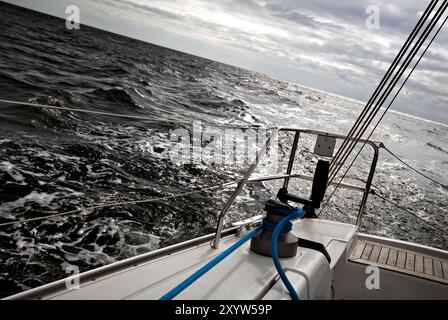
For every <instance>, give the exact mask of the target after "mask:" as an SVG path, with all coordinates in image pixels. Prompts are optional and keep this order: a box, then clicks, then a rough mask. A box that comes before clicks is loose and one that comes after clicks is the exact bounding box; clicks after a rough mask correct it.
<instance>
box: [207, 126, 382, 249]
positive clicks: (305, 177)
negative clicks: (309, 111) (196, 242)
mask: <svg viewBox="0 0 448 320" xmlns="http://www.w3.org/2000/svg"><path fill="white" fill-rule="evenodd" d="M280 132H292V133H294V140H293V143H292V147H291V153H290V156H289V160H288V166H287V169H286V173H285V174H278V175H272V176H263V177H257V178H252V179H251V178H250V176H251V175H252V173H253V172H254V170H255V168H256V167H257V166H258V164H259V162H260V160H261V159H262V157H263V155H264V154H266V151H267V149H268V148H269V146H270V144H271V142H272V140H273V139H274V138H276V137H277V136H278V134H279V133H280ZM301 134H310V135H315V136H323V137H328V138H332V139H336V140H345V139H346V136H345V135H342V134H338V133H331V132H325V131H319V130H311V129H303V128H290V127H280V128H275V129H273V130H272V132H271V134H270V135H269V137H268V138H267V139H266V141H265V143H264V144H263V146H262V148H261V149H260V150H259V152H258V153H257V156H256V158H255V160H254V161H253V162H252V163H251V165H250V166H249V168H248V170H247V171H246V173H245V174H244V176H243V177H242V178H241V179H240V180H239V181H238V183H237V186H236V188H235V190H234V191H233V193H232V195H231V196H230V198H229V200H228V201H227V202H226V204H225V206H224V208H223V209H222V211H221V213H220V215H219V217H218V224H217V227H216V232H215V237H214V239H213V241H212V243H211V246H212V247H213V248H219V242H220V239H221V234H222V232H223V229H224V220H225V217H226V215H227V212H228V211H229V210H230V207H231V206H232V204H233V203H234V202H235V200H236V198H237V197H238V195H239V194H240V193H241V191H242V190H243V188H244V186H245V185H246V184H248V183H253V182H263V181H272V180H281V179H283V181H284V182H283V187H285V188H287V187H288V185H289V181H290V179H301V180H308V181H312V180H313V177H312V176H308V175H304V174H299V173H293V167H294V161H295V158H296V151H297V147H298V143H299V139H300V135H301ZM350 140H355V139H354V138H353V139H350ZM316 143H317V142H316ZM356 143H357V144H360V143H361V144H366V145H369V146H371V147H372V149H373V157H372V161H371V163H370V169H369V174H368V176H367V180H366V183H365V185H364V186H357V185H353V184H347V183H340V182H331V183H330V185H333V186H335V187H339V188H343V189H349V190H354V191H357V192H362V193H363V197H362V200H361V203H360V206H359V211H358V214H357V218H356V224H357V226H360V225H361V223H362V217H363V214H364V211H365V206H366V204H367V199H368V196H369V193H370V188H371V185H372V180H373V176H374V174H375V169H376V164H377V161H378V154H379V145H380V143H379V142H375V141H372V140H365V139H359V140H358V141H357V142H356ZM331 158H332V156H331Z"/></svg>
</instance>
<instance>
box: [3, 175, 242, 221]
mask: <svg viewBox="0 0 448 320" xmlns="http://www.w3.org/2000/svg"><path fill="white" fill-rule="evenodd" d="M235 184H236V182H226V183H222V184H219V185H215V186H212V187H208V188H201V189H199V190H193V191H188V192H184V193H179V194H174V195H171V196H166V197H160V198H149V199H142V200H133V201H121V202H109V203H102V204H97V205H93V206H90V207H85V208H80V209H75V210H71V211H67V212H62V213H55V214H50V215H46V216H42V217H37V218H30V219H23V220H17V221H11V222H5V223H0V227H5V226H10V225H14V224H16V223H20V224H22V223H28V222H32V221H39V220H45V219H51V218H55V217H61V216H66V215H72V214H75V213H80V212H82V211H83V210H95V209H102V208H111V207H117V206H124V205H133V204H141V203H150V202H160V201H164V200H168V199H173V198H179V197H185V196H188V195H193V194H196V193H202V192H206V191H210V190H214V189H217V188H226V187H230V186H232V185H235Z"/></svg>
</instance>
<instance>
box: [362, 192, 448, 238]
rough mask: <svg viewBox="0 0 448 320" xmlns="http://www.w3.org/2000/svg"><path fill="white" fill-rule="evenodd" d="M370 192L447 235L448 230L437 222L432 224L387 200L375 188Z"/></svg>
mask: <svg viewBox="0 0 448 320" xmlns="http://www.w3.org/2000/svg"><path fill="white" fill-rule="evenodd" d="M375 188H378V187H376V186H375ZM370 193H371V194H373V195H374V196H377V197H378V198H380V199H382V200H383V201H386V202H387V203H390V204H391V205H393V206H395V207H396V208H398V209H401V210H402V211H404V212H406V213H408V214H410V215H411V216H413V217H415V218H417V219H418V220H420V221H422V222H424V223H426V224H427V225H428V226H430V227H431V228H433V229H435V230H437V231H440V232H441V233H443V234H445V236H448V232H447V231H446V230H445V229H443V228H442V227H441V226H439V225H438V224H437V225H436V224H432V223H430V222H428V221H426V220H425V219H423V218H422V217H420V216H418V215H417V214H415V213H414V212H412V211H410V210H409V209H407V208H405V207H403V206H400V205H399V204H398V203H395V202H393V201H392V200H389V199H388V198H386V197H384V196H382V195H380V194H379V193H378V192H377V191H376V190H373V189H372V190H370Z"/></svg>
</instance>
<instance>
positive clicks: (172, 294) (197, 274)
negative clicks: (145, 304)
mask: <svg viewBox="0 0 448 320" xmlns="http://www.w3.org/2000/svg"><path fill="white" fill-rule="evenodd" d="M261 228H262V227H261V226H259V227H258V228H256V229H254V230H252V231H251V232H250V233H248V234H247V235H246V236H245V237H244V238H241V239H240V240H238V241H237V242H235V243H234V244H233V245H232V246H230V247H229V248H227V249H226V250H224V251H223V252H221V253H220V254H219V255H217V256H216V257H215V258H213V260H212V261H210V262H209V263H207V264H206V265H204V266H203V267H202V268H200V269H199V270H197V271H196V272H195V273H193V274H192V275H191V276H189V277H188V278H187V279H185V280H184V281H182V282H181V283H180V284H178V285H177V286H176V287H174V288H173V289H172V290H171V291H169V292H168V293H166V294H165V295H164V296H163V297H161V298H160V300H171V299H173V298H174V297H175V296H177V295H178V294H179V293H181V292H182V291H183V290H185V289H186V288H188V287H189V286H190V285H191V284H192V283H194V282H195V281H196V280H197V279H199V278H200V277H202V276H203V275H204V274H205V273H207V272H208V271H210V269H212V268H213V267H214V266H216V265H217V264H218V263H220V262H221V261H222V260H224V259H225V258H226V257H227V256H228V255H229V254H231V253H232V252H233V251H235V250H236V249H238V248H239V247H240V246H241V245H243V244H244V243H245V242H246V241H247V240H249V239H251V238H252V237H254V236H255V235H256V234H257V233H258V232H259V231H260V230H261Z"/></svg>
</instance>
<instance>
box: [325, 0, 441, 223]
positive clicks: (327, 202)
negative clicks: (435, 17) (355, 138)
mask: <svg viewBox="0 0 448 320" xmlns="http://www.w3.org/2000/svg"><path fill="white" fill-rule="evenodd" d="M445 3H446V4H448V2H445ZM445 9H446V6H445ZM447 19H448V16H447V17H446V18H445V20H444V21H443V22H442V24H441V25H440V27H439V28H438V30H437V31H436V33H435V34H434V36H433V37H432V39H431V41H430V42H429V44H428V46H427V47H426V48H425V50H424V51H423V53H422V54H421V56H420V57H419V59H418V60H417V62H416V63H415V64H414V66H413V68H412V69H411V71H410V72H409V74H408V75H407V77H406V79H405V80H404V82H403V83H402V84H401V86H400V88H399V89H398V91H397V92H396V94H395V96H394V97H393V99H392V100H391V101H390V103H389V105H388V106H387V108H386V109H385V110H384V112H383V114H382V116H381V117H380V119H379V120H378V121H377V123H376V124H375V127H374V128H373V129H372V131H371V132H370V134H369V136H368V137H367V138H366V141H365V142H364V143H363V145H362V146H361V148H360V149H359V151H358V153H357V154H356V155H355V157H354V159H353V160H352V162H351V163H350V165H349V166H348V168H347V170H346V171H345V172H344V174H343V175H342V177H341V179H340V180H339V181H338V183H337V185H336V186H335V188H334V189H333V192H332V193H331V194H330V196H329V197H328V198H327V200H326V202H325V204H324V206H323V207H322V210H321V211H320V212H319V214H318V216H319V215H321V214H322V213H323V212H324V211H325V209H326V208H327V206H328V204H329V202H330V200H331V198H332V197H333V195H334V194H335V192H336V191H337V190H338V188H339V186H340V184H341V183H342V181H343V180H344V178H345V177H346V175H347V173H348V171H349V170H350V169H351V168H352V166H353V164H354V163H355V161H356V159H357V158H358V156H359V155H360V154H361V151H362V150H363V148H364V147H365V145H366V143H367V140H369V139H370V137H371V136H372V134H373V133H374V132H375V130H376V129H377V127H378V125H379V124H380V122H381V121H382V120H383V118H384V116H385V115H386V113H387V111H388V110H389V108H390V107H391V105H392V104H393V102H394V101H395V99H396V98H397V97H398V94H399V93H400V92H401V90H402V89H403V87H404V85H405V84H406V82H407V81H408V79H409V78H410V76H411V75H412V73H413V72H414V70H415V68H416V67H417V65H418V64H419V63H420V61H421V60H422V58H423V56H424V55H425V53H426V51H427V50H428V49H429V47H430V46H431V44H432V42H433V41H434V39H435V38H436V37H437V35H438V34H439V32H440V30H441V29H442V28H443V26H444V25H445V23H446V21H447Z"/></svg>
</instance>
